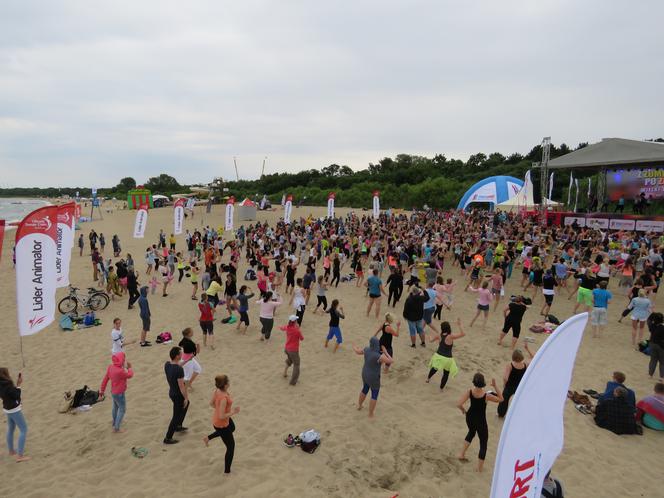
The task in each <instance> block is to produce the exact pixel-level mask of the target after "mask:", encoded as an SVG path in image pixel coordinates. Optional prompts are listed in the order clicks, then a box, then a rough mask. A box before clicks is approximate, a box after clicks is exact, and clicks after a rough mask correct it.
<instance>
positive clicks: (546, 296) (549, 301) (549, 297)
mask: <svg viewBox="0 0 664 498" xmlns="http://www.w3.org/2000/svg"><path fill="white" fill-rule="evenodd" d="M544 302H545V303H546V305H547V306H551V305H552V304H553V294H544Z"/></svg>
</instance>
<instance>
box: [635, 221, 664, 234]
mask: <svg viewBox="0 0 664 498" xmlns="http://www.w3.org/2000/svg"><path fill="white" fill-rule="evenodd" d="M636 230H637V231H639V232H664V221H654V220H636Z"/></svg>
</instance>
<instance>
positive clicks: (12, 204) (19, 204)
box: [0, 197, 50, 223]
mask: <svg viewBox="0 0 664 498" xmlns="http://www.w3.org/2000/svg"><path fill="white" fill-rule="evenodd" d="M49 204H50V202H48V201H44V200H40V199H16V198H11V197H6V198H0V220H5V223H10V222H16V221H21V220H22V219H23V218H25V217H26V215H28V214H30V213H31V212H32V211H34V210H35V209H38V208H40V207H43V206H48V205H49Z"/></svg>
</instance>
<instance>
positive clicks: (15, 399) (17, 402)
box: [0, 368, 30, 472]
mask: <svg viewBox="0 0 664 498" xmlns="http://www.w3.org/2000/svg"><path fill="white" fill-rule="evenodd" d="M22 383H23V374H22V373H21V372H19V374H18V378H17V379H16V384H14V381H13V380H12V378H11V377H10V375H9V370H8V369H6V368H0V399H2V411H3V412H5V415H7V449H8V450H9V454H10V455H11V456H13V457H15V458H16V461H17V462H26V461H28V460H30V457H27V456H25V455H24V451H25V438H26V437H27V435H28V424H27V422H26V421H25V417H24V416H23V411H22V408H23V407H22V405H21V384H22ZM16 427H18V430H19V435H18V451H15V450H14V431H15V430H16ZM6 472H7V470H6Z"/></svg>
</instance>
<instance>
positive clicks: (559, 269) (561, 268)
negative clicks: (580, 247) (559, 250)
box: [556, 263, 567, 278]
mask: <svg viewBox="0 0 664 498" xmlns="http://www.w3.org/2000/svg"><path fill="white" fill-rule="evenodd" d="M556 276H557V277H558V278H565V277H566V276H567V265H566V264H564V263H556Z"/></svg>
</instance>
